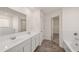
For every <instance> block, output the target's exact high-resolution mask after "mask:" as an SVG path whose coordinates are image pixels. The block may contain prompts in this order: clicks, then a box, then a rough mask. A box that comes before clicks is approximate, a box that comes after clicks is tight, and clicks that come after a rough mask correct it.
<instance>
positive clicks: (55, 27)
mask: <svg viewBox="0 0 79 59" xmlns="http://www.w3.org/2000/svg"><path fill="white" fill-rule="evenodd" d="M51 25H52V26H51V30H52V36H51V40H52V41H53V42H55V43H56V44H58V45H59V16H55V17H53V18H52V22H51Z"/></svg>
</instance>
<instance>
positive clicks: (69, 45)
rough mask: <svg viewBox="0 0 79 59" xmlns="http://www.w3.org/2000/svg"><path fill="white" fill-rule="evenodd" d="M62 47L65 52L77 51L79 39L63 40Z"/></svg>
mask: <svg viewBox="0 0 79 59" xmlns="http://www.w3.org/2000/svg"><path fill="white" fill-rule="evenodd" d="M63 47H64V49H65V51H66V52H79V41H77V40H72V41H68V40H64V41H63Z"/></svg>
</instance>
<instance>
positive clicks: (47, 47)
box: [36, 36, 64, 52]
mask: <svg viewBox="0 0 79 59" xmlns="http://www.w3.org/2000/svg"><path fill="white" fill-rule="evenodd" d="M36 52H64V49H63V48H61V47H59V44H58V37H57V36H54V40H51V41H50V40H44V41H43V42H42V44H41V46H39V47H38V48H37V49H36Z"/></svg>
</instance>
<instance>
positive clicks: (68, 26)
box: [62, 8, 79, 41]
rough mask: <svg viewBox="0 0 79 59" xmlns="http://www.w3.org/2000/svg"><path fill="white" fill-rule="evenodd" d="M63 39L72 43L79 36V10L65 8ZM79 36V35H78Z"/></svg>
mask: <svg viewBox="0 0 79 59" xmlns="http://www.w3.org/2000/svg"><path fill="white" fill-rule="evenodd" d="M62 19H63V39H64V40H68V41H71V40H73V39H74V35H73V33H75V32H76V33H78V34H79V8H63V16H62ZM78 36H79V35H78Z"/></svg>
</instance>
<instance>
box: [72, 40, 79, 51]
mask: <svg viewBox="0 0 79 59" xmlns="http://www.w3.org/2000/svg"><path fill="white" fill-rule="evenodd" d="M71 47H72V48H73V50H74V51H76V52H79V41H73V42H72V43H71Z"/></svg>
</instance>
